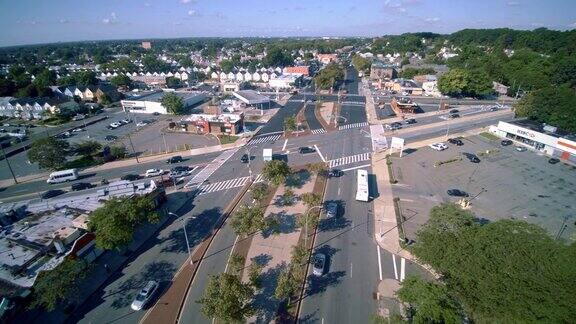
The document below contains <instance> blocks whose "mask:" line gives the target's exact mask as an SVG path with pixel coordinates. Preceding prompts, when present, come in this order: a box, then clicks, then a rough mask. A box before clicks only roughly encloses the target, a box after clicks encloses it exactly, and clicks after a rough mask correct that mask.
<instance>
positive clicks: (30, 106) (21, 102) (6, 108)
mask: <svg viewBox="0 0 576 324" xmlns="http://www.w3.org/2000/svg"><path fill="white" fill-rule="evenodd" d="M67 101H68V100H66V99H62V98H20V99H15V98H12V97H2V98H0V116H4V117H14V118H21V119H26V120H31V119H45V118H47V115H49V114H54V113H57V112H59V111H60V110H59V107H58V106H59V105H60V104H62V103H65V102H67Z"/></svg>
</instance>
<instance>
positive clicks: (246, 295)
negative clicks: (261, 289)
mask: <svg viewBox="0 0 576 324" xmlns="http://www.w3.org/2000/svg"><path fill="white" fill-rule="evenodd" d="M253 295H254V290H253V289H252V287H251V286H250V285H249V284H245V283H242V281H241V280H240V278H238V276H235V275H231V274H228V273H221V274H219V275H212V276H210V278H209V279H208V285H207V286H206V289H205V290H204V293H203V294H202V298H200V299H199V300H198V301H196V302H197V303H199V304H201V305H202V307H201V311H202V314H204V315H205V316H206V317H208V318H217V319H219V320H221V321H223V322H225V323H230V322H244V321H246V319H248V318H249V317H250V316H252V315H254V314H256V310H255V308H254V306H253V305H252V299H253Z"/></svg>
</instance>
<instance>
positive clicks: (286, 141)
mask: <svg viewBox="0 0 576 324" xmlns="http://www.w3.org/2000/svg"><path fill="white" fill-rule="evenodd" d="M286 144H288V139H285V140H284V145H283V146H282V151H284V150H286Z"/></svg>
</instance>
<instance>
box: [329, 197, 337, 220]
mask: <svg viewBox="0 0 576 324" xmlns="http://www.w3.org/2000/svg"><path fill="white" fill-rule="evenodd" d="M336 215H338V203H337V202H334V201H333V202H329V203H328V204H326V218H332V217H334V216H336Z"/></svg>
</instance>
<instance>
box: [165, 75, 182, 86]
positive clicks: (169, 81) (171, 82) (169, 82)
mask: <svg viewBox="0 0 576 324" xmlns="http://www.w3.org/2000/svg"><path fill="white" fill-rule="evenodd" d="M166 86H167V87H168V88H180V87H181V86H182V80H180V79H178V78H175V77H167V78H166Z"/></svg>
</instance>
